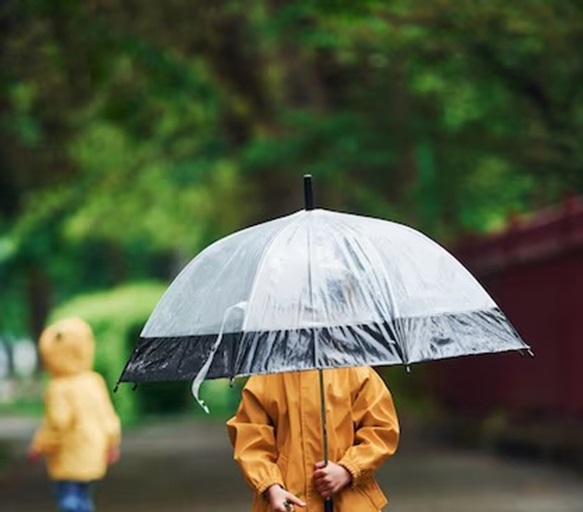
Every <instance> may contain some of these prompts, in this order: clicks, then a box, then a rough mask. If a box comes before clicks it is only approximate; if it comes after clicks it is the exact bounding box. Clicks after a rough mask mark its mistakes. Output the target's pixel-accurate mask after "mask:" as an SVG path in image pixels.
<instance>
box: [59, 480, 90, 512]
mask: <svg viewBox="0 0 583 512" xmlns="http://www.w3.org/2000/svg"><path fill="white" fill-rule="evenodd" d="M55 495H56V498H57V504H58V506H59V512H93V511H94V508H93V502H92V500H91V484H90V483H89V482H71V481H68V480H59V481H57V482H55Z"/></svg>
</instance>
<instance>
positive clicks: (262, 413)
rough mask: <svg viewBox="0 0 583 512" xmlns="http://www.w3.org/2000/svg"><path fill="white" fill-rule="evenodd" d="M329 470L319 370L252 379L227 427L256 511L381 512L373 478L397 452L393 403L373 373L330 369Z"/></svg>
mask: <svg viewBox="0 0 583 512" xmlns="http://www.w3.org/2000/svg"><path fill="white" fill-rule="evenodd" d="M323 377H324V389H325V397H326V423H327V431H328V457H329V460H328V463H327V464H326V465H324V462H323V461H322V458H323V457H322V451H323V448H322V447H323V443H322V423H321V404H320V391H319V389H320V383H319V376H318V372H317V371H315V370H309V371H301V372H294V373H279V374H273V375H263V376H255V377H251V378H250V379H249V380H248V381H247V384H246V385H245V388H244V389H243V394H242V398H241V404H240V406H239V409H238V411H237V413H236V415H235V416H234V417H233V418H231V419H230V420H229V421H228V422H227V427H228V431H229V435H230V438H231V442H232V444H233V447H234V457H235V460H236V461H237V463H238V464H239V466H240V467H241V470H242V471H243V475H244V477H245V479H246V480H247V482H248V483H249V485H250V486H251V488H252V489H253V491H254V501H253V506H252V511H253V512H268V511H269V512H284V511H289V510H293V508H294V505H295V506H297V507H306V510H309V512H322V511H323V510H324V499H325V498H327V497H331V498H332V499H333V506H334V511H335V512H378V511H379V510H381V509H382V508H383V507H384V505H385V504H386V503H387V500H386V498H385V496H384V494H383V493H382V491H381V490H380V488H379V486H378V484H377V483H376V481H375V479H374V472H375V471H376V470H377V469H378V468H379V467H380V465H381V464H382V463H383V462H384V461H385V460H386V459H387V458H388V457H390V456H391V455H393V453H394V452H395V450H396V449H397V444H398V441H399V424H398V420H397V414H396V412H395V408H394V405H393V400H392V398H391V394H390V393H389V390H388V389H387V387H386V386H385V384H384V382H383V381H382V379H381V378H380V377H379V376H378V374H377V373H376V372H375V371H374V370H373V369H372V368H370V367H360V368H343V369H334V370H324V372H323Z"/></svg>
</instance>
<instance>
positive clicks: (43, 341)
mask: <svg viewBox="0 0 583 512" xmlns="http://www.w3.org/2000/svg"><path fill="white" fill-rule="evenodd" d="M94 346H95V345H94V340H93V333H92V332H91V328H90V327H89V325H87V324H86V323H85V322H84V321H83V320H81V319H79V318H71V319H66V320H62V321H60V322H57V323H56V324H53V325H51V326H49V327H47V328H46V329H45V330H44V331H43V333H42V335H41V337H40V342H39V349H40V355H41V358H42V361H43V364H44V366H45V368H46V370H47V371H48V372H49V373H50V375H51V378H50V380H49V383H48V387H47V389H46V392H45V415H44V418H43V423H42V426H41V427H40V428H39V430H38V431H37V432H36V435H35V437H34V439H33V442H32V445H31V451H33V452H36V453H40V454H42V455H44V456H45V459H46V464H47V470H48V473H49V477H50V478H51V479H52V480H73V481H81V482H88V481H91V480H97V479H100V478H102V477H103V476H104V475H105V473H106V471H107V457H108V453H109V451H110V450H112V449H116V448H117V446H118V445H119V442H120V422H119V418H118V417H117V415H116V414H115V412H114V409H113V406H112V404H111V401H110V398H109V394H108V391H107V387H106V385H105V382H104V380H103V378H102V377H101V375H99V374H97V373H95V372H93V371H91V368H92V366H93V354H94Z"/></svg>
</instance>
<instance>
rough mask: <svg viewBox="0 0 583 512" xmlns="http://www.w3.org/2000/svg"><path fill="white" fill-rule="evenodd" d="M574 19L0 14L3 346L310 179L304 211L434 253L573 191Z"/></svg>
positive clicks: (251, 217) (318, 11) (19, 6)
mask: <svg viewBox="0 0 583 512" xmlns="http://www.w3.org/2000/svg"><path fill="white" fill-rule="evenodd" d="M582 5H583V4H581V2H578V1H575V0H561V1H559V0H524V1H521V2H506V1H502V0H491V1H488V2H486V1H475V0H455V1H454V0H435V1H431V2H427V1H425V0H394V1H393V2H381V1H380V0H366V1H359V2H354V1H348V0H334V1H330V2H316V1H312V0H310V1H302V2H300V1H290V2H274V1H268V0H252V1H250V2H244V3H242V2H235V1H232V0H227V1H225V2H218V3H217V2H215V3H209V2H203V1H202V0H194V1H190V0H173V1H172V2H149V3H147V2H143V3H141V4H140V5H139V6H136V8H135V9H133V10H132V11H131V12H130V11H128V9H127V8H126V7H127V6H126V5H125V4H124V3H123V2H120V1H119V0H112V1H108V2H101V1H97V2H80V1H78V0H67V1H66V2H61V1H59V2H48V1H45V0H42V1H29V2H10V3H9V4H8V5H7V6H6V8H5V9H4V10H3V11H2V16H3V17H2V20H1V21H0V23H1V24H2V26H1V27H0V28H1V29H2V30H0V44H1V46H2V52H0V59H1V61H0V64H2V66H1V69H2V71H1V72H0V98H1V101H2V107H3V108H2V109H1V110H0V132H1V134H2V137H0V171H1V172H0V278H1V279H2V284H3V290H2V292H3V298H6V301H7V304H8V305H7V306H6V307H3V309H2V313H0V322H1V323H2V324H1V327H2V329H4V330H6V329H8V330H13V331H19V332H20V331H23V330H25V329H29V330H31V327H30V324H36V327H38V324H39V319H38V318H37V319H36V321H35V322H31V321H29V320H24V319H23V317H24V316H25V315H24V313H25V312H28V316H30V317H35V316H37V317H40V319H41V320H43V319H44V317H43V315H44V314H45V312H46V311H45V310H46V305H47V304H48V303H49V302H50V301H51V300H52V301H53V302H56V303H60V302H62V301H65V300H67V299H68V298H70V297H73V296H77V295H78V294H80V293H83V292H86V291H91V290H96V289H103V288H107V287H113V286H116V285H119V284H120V283H124V282H127V281H132V280H138V279H149V278H157V279H164V280H167V279H168V278H169V277H170V276H171V275H172V274H173V273H175V272H176V270H177V269H178V268H180V267H181V266H182V265H183V264H184V263H185V262H186V261H187V260H188V259H189V258H190V257H192V256H194V255H195V254H196V252H198V251H199V250H200V249H201V248H203V247H204V246H206V245H207V244H208V243H210V242H211V241H213V240H215V239H217V238H219V237H220V236H222V235H224V234H226V233H229V232H231V231H233V230H236V229H238V228H241V227H243V226H246V225H249V224H250V223H252V222H257V221H262V220H266V219H268V218H272V217H274V216H276V215H280V214H284V213H288V212H290V211H291V210H294V209H298V208H300V207H301V204H302V202H301V175H302V174H303V173H305V172H311V173H312V174H313V175H314V177H315V180H314V181H315V188H316V191H317V192H318V193H317V194H316V201H317V204H318V205H319V206H322V207H329V208H338V209H342V210H349V211H353V212H358V213H362V214H370V215H375V216H379V217H384V218H389V219H393V220H398V221H402V222H406V223H408V224H411V225H414V226H416V227H419V228H421V229H422V230H424V231H426V232H428V233H429V234H430V235H433V236H435V237H437V238H439V239H441V240H445V239H452V238H455V237H456V236H459V235H460V233H463V232H465V231H487V230H491V229H496V228H499V227H500V226H502V225H503V224H504V223H505V221H506V218H507V217H508V216H509V215H510V214H512V213H520V212H526V211H528V210H531V209H536V208H539V207H542V206H546V205H548V204H549V203H551V202H555V201H558V200H560V198H561V196H562V195H564V194H565V193H566V192H570V191H575V192H579V193H583V173H581V168H582V167H583V143H582V142H581V141H582V140H583V88H581V86H580V84H581V83H582V82H583V61H582V59H581V58H580V51H579V48H581V46H582V44H583V28H582V27H583V7H582ZM448 241H449V240H448ZM47 283H48V284H47ZM39 289H40V290H44V294H45V297H43V301H40V302H41V303H40V305H39V304H36V303H35V300H36V299H38V297H37V296H38V295H39V292H38V291H37V290H39ZM35 298H36V299H35ZM96 300H97V299H96ZM100 300H101V299H100ZM128 300H129V299H128ZM103 301H104V302H107V301H105V299H103ZM145 309H148V308H147V307H146V306H144V311H142V313H141V314H142V317H140V318H141V320H139V321H143V319H145ZM88 310H89V312H91V311H92V308H88ZM106 316H107V315H105V313H104V316H103V322H104V324H103V325H105V324H106V323H107V322H109V321H110V320H109V319H108V320H105V318H106ZM115 316H116V313H115V312H113V316H112V318H115ZM138 316H140V315H137V316H136V320H135V322H134V321H133V320H132V322H133V323H132V322H130V323H131V324H132V325H138V324H139V321H138V320H137V317H138ZM100 318H101V317H100ZM107 318H109V316H107ZM99 321H100V322H101V321H102V320H99ZM98 323H99V322H98ZM107 325H109V324H107ZM112 325H117V324H116V322H113V324H112ZM120 325H121V324H120ZM123 325H126V326H127V327H123V328H122V327H119V329H120V331H119V332H118V331H115V329H114V328H113V327H112V328H111V329H113V330H112V331H111V332H114V331H115V333H116V334H115V335H113V334H112V335H111V337H112V338H115V337H116V336H118V335H119V336H120V339H122V338H123V337H124V336H125V337H126V338H127V336H128V333H129V332H130V331H131V329H132V328H131V327H130V326H129V324H128V323H124V324H123ZM98 329H101V328H100V327H99V328H98ZM122 331H123V333H124V334H123V335H122ZM103 332H104V333H108V332H110V327H107V328H106V327H103ZM104 336H105V338H106V339H109V338H108V336H110V335H109V334H107V335H106V334H104ZM130 336H132V334H130ZM124 339H125V338H124ZM112 343H113V342H112ZM120 353H121V352H120ZM100 357H101V356H100ZM112 357H113V356H112ZM116 357H117V356H116ZM120 357H121V356H120ZM116 361H117V364H119V360H116ZM104 369H105V370H106V368H105V367H104ZM217 386H219V387H220V386H222V384H217ZM209 389H210V388H209ZM150 405H151V406H152V407H153V408H156V406H155V405H154V404H153V403H152V404H150Z"/></svg>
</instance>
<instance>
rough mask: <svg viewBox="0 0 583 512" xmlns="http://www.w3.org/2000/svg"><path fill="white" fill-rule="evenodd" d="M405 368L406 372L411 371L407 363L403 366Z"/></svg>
mask: <svg viewBox="0 0 583 512" xmlns="http://www.w3.org/2000/svg"><path fill="white" fill-rule="evenodd" d="M405 370H406V372H407V373H411V367H410V366H409V365H406V366H405Z"/></svg>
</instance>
